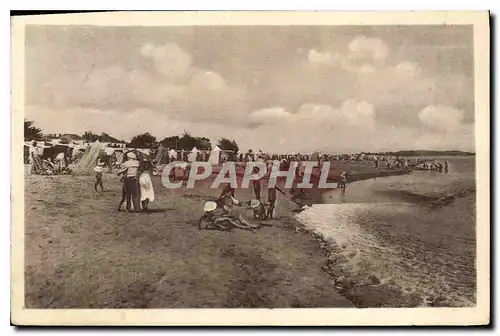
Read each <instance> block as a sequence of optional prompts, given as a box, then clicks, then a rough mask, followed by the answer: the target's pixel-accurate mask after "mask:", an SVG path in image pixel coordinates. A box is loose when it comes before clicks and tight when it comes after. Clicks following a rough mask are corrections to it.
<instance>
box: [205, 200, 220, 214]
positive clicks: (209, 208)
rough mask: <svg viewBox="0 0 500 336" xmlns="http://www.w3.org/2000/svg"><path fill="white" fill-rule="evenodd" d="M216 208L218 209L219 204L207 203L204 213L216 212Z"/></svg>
mask: <svg viewBox="0 0 500 336" xmlns="http://www.w3.org/2000/svg"><path fill="white" fill-rule="evenodd" d="M216 208H217V203H215V202H211V201H210V202H205V206H204V208H203V211H205V212H210V211H214V210H215V209H216Z"/></svg>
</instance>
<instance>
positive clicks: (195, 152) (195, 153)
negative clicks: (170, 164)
mask: <svg viewBox="0 0 500 336" xmlns="http://www.w3.org/2000/svg"><path fill="white" fill-rule="evenodd" d="M197 156H198V148H196V147H193V149H192V150H191V152H190V153H189V154H188V161H189V162H195V161H196V157H197Z"/></svg>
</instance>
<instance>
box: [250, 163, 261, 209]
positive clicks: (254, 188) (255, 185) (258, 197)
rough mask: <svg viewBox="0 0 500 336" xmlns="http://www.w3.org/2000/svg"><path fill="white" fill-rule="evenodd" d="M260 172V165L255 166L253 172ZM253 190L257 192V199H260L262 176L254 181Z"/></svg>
mask: <svg viewBox="0 0 500 336" xmlns="http://www.w3.org/2000/svg"><path fill="white" fill-rule="evenodd" d="M258 172H259V168H258V167H254V169H253V171H252V174H257V173H258ZM252 187H253V192H254V194H255V199H256V200H258V201H260V178H258V179H257V180H253V181H252Z"/></svg>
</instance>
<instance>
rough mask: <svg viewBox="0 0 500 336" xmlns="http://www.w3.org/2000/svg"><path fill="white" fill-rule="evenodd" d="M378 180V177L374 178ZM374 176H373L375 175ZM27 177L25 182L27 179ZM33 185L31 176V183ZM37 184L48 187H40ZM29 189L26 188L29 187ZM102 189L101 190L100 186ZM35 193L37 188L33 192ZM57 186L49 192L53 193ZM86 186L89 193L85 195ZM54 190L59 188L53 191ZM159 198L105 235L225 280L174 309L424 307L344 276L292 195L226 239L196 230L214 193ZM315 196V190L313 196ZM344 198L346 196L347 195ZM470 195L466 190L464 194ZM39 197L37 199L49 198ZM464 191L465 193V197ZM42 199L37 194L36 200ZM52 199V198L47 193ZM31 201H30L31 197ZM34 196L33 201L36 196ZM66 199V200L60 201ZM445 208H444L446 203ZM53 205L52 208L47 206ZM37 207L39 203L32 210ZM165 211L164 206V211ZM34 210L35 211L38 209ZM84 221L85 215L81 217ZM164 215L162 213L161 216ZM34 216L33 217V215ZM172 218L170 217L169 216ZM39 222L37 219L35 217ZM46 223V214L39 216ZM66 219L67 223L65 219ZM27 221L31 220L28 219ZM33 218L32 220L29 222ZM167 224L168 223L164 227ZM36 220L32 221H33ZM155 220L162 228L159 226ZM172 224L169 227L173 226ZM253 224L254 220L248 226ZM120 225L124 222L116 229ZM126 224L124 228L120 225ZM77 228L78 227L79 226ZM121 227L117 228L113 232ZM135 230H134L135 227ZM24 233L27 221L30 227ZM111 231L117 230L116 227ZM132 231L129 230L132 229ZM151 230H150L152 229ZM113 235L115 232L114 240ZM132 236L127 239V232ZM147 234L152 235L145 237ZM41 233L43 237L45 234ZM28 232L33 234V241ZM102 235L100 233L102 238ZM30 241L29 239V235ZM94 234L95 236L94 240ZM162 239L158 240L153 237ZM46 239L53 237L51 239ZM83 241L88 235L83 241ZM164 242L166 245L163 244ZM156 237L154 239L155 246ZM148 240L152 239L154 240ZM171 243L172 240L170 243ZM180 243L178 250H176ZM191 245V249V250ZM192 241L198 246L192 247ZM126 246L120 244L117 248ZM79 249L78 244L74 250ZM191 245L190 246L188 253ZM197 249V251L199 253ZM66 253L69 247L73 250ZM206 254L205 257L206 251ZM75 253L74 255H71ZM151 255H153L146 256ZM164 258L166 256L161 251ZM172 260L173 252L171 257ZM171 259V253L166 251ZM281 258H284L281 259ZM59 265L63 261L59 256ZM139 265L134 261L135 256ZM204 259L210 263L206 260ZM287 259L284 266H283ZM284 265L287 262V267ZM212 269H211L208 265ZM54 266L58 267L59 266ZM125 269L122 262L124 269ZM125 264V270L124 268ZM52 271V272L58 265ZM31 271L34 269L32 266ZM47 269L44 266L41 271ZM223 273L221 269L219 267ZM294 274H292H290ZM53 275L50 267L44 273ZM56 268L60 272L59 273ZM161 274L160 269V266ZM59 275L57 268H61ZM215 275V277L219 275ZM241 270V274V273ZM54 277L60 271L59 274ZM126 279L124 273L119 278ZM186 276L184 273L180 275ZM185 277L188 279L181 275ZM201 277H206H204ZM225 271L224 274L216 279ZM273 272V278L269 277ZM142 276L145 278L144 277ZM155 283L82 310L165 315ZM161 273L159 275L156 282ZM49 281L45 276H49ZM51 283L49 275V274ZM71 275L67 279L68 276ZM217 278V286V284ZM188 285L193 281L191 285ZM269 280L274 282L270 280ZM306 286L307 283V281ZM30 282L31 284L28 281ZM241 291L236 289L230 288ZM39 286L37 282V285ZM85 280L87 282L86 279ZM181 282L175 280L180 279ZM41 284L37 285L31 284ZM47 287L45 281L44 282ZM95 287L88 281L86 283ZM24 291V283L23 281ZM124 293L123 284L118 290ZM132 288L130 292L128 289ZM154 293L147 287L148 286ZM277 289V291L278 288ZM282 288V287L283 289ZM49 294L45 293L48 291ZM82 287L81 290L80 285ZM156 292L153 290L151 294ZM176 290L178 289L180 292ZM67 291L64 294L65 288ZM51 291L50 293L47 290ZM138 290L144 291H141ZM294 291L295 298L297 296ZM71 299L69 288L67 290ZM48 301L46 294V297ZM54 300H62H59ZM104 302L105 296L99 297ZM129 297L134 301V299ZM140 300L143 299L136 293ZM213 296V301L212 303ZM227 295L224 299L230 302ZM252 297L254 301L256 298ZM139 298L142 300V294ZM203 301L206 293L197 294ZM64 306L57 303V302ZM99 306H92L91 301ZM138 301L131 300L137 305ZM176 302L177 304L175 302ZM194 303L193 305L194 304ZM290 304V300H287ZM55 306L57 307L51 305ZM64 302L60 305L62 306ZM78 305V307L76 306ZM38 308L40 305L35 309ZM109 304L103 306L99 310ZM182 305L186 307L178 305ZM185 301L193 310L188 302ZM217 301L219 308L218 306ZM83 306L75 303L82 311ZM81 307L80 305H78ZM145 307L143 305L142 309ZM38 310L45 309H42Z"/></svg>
mask: <svg viewBox="0 0 500 336" xmlns="http://www.w3.org/2000/svg"><path fill="white" fill-rule="evenodd" d="M376 175H377V176H375V178H376V177H382V176H380V175H378V174H376ZM398 175H401V174H398ZM368 176H369V175H368V174H363V175H361V176H360V177H358V179H357V182H359V181H363V180H368V179H373V178H374V177H371V178H369V177H368ZM372 176H373V174H372ZM28 178H29V177H28ZM35 178H36V177H35ZM39 180H41V181H51V182H50V183H55V184H56V185H57V186H56V187H63V185H62V184H63V181H66V182H68V183H72V182H75V180H77V181H76V183H77V184H78V183H79V181H87V182H88V183H91V181H92V177H89V176H41V178H39ZM154 180H155V181H156V184H157V185H158V183H159V182H160V181H159V180H160V178H158V177H155V178H154ZM109 182H113V184H112V185H110V186H112V191H110V192H111V193H112V196H113V197H114V198H113V200H111V202H109V201H106V204H107V205H106V207H107V208H109V207H114V203H115V202H118V201H119V199H118V194H119V193H118V188H119V185H120V184H119V183H117V178H116V177H115V176H113V175H110V174H106V175H105V183H107V184H109ZM42 184H45V182H43V183H42ZM27 185H28V184H27ZM105 186H106V184H105ZM37 187H39V186H38V185H37ZM52 187H54V185H52V186H51V188H52ZM90 187H91V185H89V186H88V188H90ZM82 188H83V189H85V188H86V187H82V186H79V185H77V189H78V190H77V192H76V194H75V195H72V197H73V201H74V202H87V201H88V200H87V199H85V200H82V199H81V197H82V196H86V197H87V198H88V199H89V200H92V198H98V197H105V196H106V194H101V195H100V196H99V195H96V194H94V193H93V192H92V191H90V192H89V191H88V190H86V191H85V190H83V189H82ZM56 189H57V188H56ZM155 189H156V193H157V195H158V198H159V200H157V201H156V202H155V203H154V204H153V205H152V210H153V212H152V213H151V214H144V215H143V214H139V215H136V216H134V215H132V216H130V214H124V213H121V214H120V215H117V217H119V218H118V221H116V220H115V219H113V218H111V219H110V223H109V224H110V225H113V227H110V228H108V229H106V230H105V232H104V234H105V236H107V235H109V234H110V233H111V234H112V235H117V234H118V236H124V235H125V237H126V236H128V235H130V234H132V235H133V237H136V238H134V239H140V237H141V236H142V235H144V233H139V234H138V235H137V236H136V234H134V233H133V232H134V231H135V232H145V233H146V238H147V239H146V240H145V241H144V244H148V240H149V244H152V247H149V248H148V247H146V245H144V246H143V243H141V245H139V246H142V247H140V248H141V249H144V248H146V250H148V249H151V248H153V247H154V246H156V244H157V243H158V239H160V242H161V241H165V239H167V241H170V240H171V241H172V243H173V244H174V245H166V246H163V247H160V246H158V248H159V249H161V250H165V248H166V249H167V250H169V249H172V248H174V250H176V248H175V247H174V246H175V244H177V243H180V244H181V247H182V246H184V245H189V246H191V247H190V248H188V249H187V250H185V249H184V250H185V251H190V252H187V253H188V254H189V255H188V256H186V255H185V254H184V252H182V253H181V254H179V257H178V258H179V259H180V260H184V262H186V263H192V264H194V265H198V266H195V267H201V268H202V269H203V268H204V267H205V266H203V265H205V264H206V263H207V262H208V261H209V260H212V261H210V262H208V264H206V265H207V266H208V265H211V266H210V268H211V270H210V272H214V275H208V274H207V275H206V276H209V277H210V278H211V277H212V276H215V277H214V278H213V281H216V282H218V281H222V282H223V283H224V284H225V285H222V284H221V286H222V287H219V285H214V286H216V287H217V288H219V291H222V292H221V293H219V292H214V293H213V294H211V295H210V294H209V295H208V296H207V294H204V295H205V296H204V297H205V298H206V299H207V300H208V301H209V302H212V301H213V300H214V301H215V303H214V302H212V303H210V304H208V305H207V303H206V302H199V301H197V300H196V299H194V298H193V297H191V296H190V295H188V297H187V298H182V297H179V298H177V299H175V300H174V303H173V305H174V307H178V308H192V307H212V308H221V307H226V308H228V307H235V308H236V307H245V308H251V307H255V308H258V307H260V308H283V307H297V308H298V307H302V308H305V307H353V306H354V307H380V306H385V307H417V306H419V305H421V304H422V301H421V300H420V298H418V297H416V296H415V295H409V294H406V293H403V294H404V295H402V292H399V291H397V290H395V289H394V288H391V287H390V286H388V285H386V284H381V283H380V280H379V279H378V278H377V277H375V276H369V277H367V278H366V279H356V277H355V276H352V275H350V274H344V273H343V272H342V263H341V261H342V260H340V259H339V258H345V257H343V256H341V255H340V253H339V252H340V250H339V247H338V246H335V245H333V244H332V242H331V241H328V240H326V239H325V238H324V237H323V236H322V235H321V234H318V233H317V232H315V231H314V230H312V229H310V228H308V227H307V226H306V225H305V224H304V223H303V222H301V221H300V220H299V219H298V218H297V217H296V215H297V213H300V212H302V209H301V208H300V202H299V203H297V202H294V201H292V197H290V192H289V190H288V191H287V195H288V197H286V198H284V197H280V196H278V204H277V218H276V219H274V220H273V221H270V223H271V224H273V226H271V227H267V226H266V227H263V228H262V229H259V230H258V231H257V232H255V233H250V232H246V231H242V230H239V229H235V230H233V231H231V232H220V231H198V230H197V229H196V228H195V227H196V218H197V215H196V214H198V213H199V212H200V211H201V208H202V204H203V201H206V200H208V199H211V198H213V197H216V196H218V193H220V190H218V189H210V188H194V189H181V190H167V189H166V188H164V187H163V186H162V185H161V184H160V186H159V187H158V186H156V187H155ZM313 190H314V189H313ZM320 191H321V194H322V193H324V192H325V190H320ZM348 192H349V189H348ZM469 192H471V191H469ZM46 193H47V192H46V191H44V192H43V193H42V194H46ZM467 193H468V192H466V193H464V195H465V194H467ZM28 194H30V195H32V194H33V192H30V193H29V192H28V190H27V192H26V197H28ZM36 194H40V193H38V192H37V193H36ZM49 194H50V192H49ZM29 197H32V196H29ZM35 197H36V195H35ZM236 198H237V199H242V200H247V198H248V199H251V198H253V193H252V190H251V189H250V188H246V189H237V190H236ZM63 199H64V198H63ZM447 201H448V199H447V200H446V201H444V202H443V204H444V203H446V202H447ZM58 202H59V203H60V204H62V203H63V201H62V200H57V199H56V200H55V203H58ZM49 203H51V202H49ZM70 203H72V202H71V201H70V202H66V201H65V203H64V204H70ZM34 204H35V207H36V204H37V203H36V202H35V203H34ZM162 204H165V205H167V207H166V208H165V207H164V206H162ZM30 205H31V210H27V212H29V211H33V210H34V209H33V208H32V207H33V206H34V205H33V202H27V209H30V207H29V206H30ZM106 207H105V208H102V206H99V207H98V208H97V211H100V210H101V209H104V211H106V210H105V209H106ZM35 210H36V209H35ZM79 211H80V213H81V214H82V215H83V213H84V212H83V211H82V210H79ZM165 211H167V212H166V213H165V214H163V212H165ZM173 211H174V212H175V211H178V212H179V213H178V214H175V213H173ZM35 212H36V211H35ZM63 212H64V216H65V218H66V220H68V221H71V220H72V219H74V218H75V216H76V219H78V214H76V215H75V214H72V215H71V214H69V213H66V210H64V211H63ZM54 215H55V213H54V211H53V210H52V211H50V216H54ZM172 215H173V216H174V217H173V218H172V217H171V216H172ZM38 216H40V215H38ZM42 216H43V215H42ZM68 216H69V217H68ZM27 217H30V216H29V215H27ZM31 218H36V216H35V217H33V215H31ZM160 218H163V222H164V221H165V219H167V222H166V223H165V224H166V225H167V227H168V233H167V235H168V236H165V234H164V233H161V232H163V228H162V227H163V226H164V225H165V224H163V225H162V224H161V219H160ZM169 218H171V219H170V220H169ZM38 219H39V218H37V220H38ZM158 220H159V221H160V222H158ZM172 220H173V221H172ZM252 220H253V219H252ZM98 221H102V219H98ZM120 222H122V223H121V224H120ZM54 224H57V223H52V224H51V225H52V226H53V227H55V228H56V231H60V230H61V228H59V227H58V226H59V225H54ZM59 224H61V225H62V230H68V229H67V228H66V227H67V226H71V227H72V228H70V229H69V230H78V228H77V227H74V228H73V225H72V224H67V223H59ZM123 224H126V225H125V226H124V225H123ZM79 225H81V224H79ZM92 225H94V226H95V225H98V226H99V225H104V224H98V223H95V224H92ZM116 225H118V226H116ZM137 225H139V226H137ZM27 226H29V224H28V220H27ZM115 226H116V227H115ZM130 226H131V227H130ZM151 226H152V227H151ZM27 230H30V231H37V230H38V232H36V233H35V232H31V233H32V234H36V235H39V232H40V228H38V229H36V230H35V229H34V228H27ZM116 230H118V232H117V233H112V232H114V231H116ZM129 230H132V232H129ZM150 230H153V231H152V232H150V233H148V232H149V231H150ZM42 231H46V229H43V230H42ZM31 233H30V234H31ZM100 233H102V232H97V234H100ZM27 234H28V233H27ZM93 234H94V232H92V235H93ZM158 234H160V237H159V238H158V237H156V236H157V235H158ZM49 236H50V234H49ZM84 236H85V237H86V235H84ZM167 237H169V238H167ZM153 238H154V239H153ZM151 239H152V240H151ZM172 239H173V240H172ZM50 240H51V241H50V242H49V243H48V244H47V242H46V241H39V243H40V246H41V247H44V248H45V247H46V248H47V249H48V251H49V252H48V253H49V254H51V253H52V252H53V251H52V252H51V249H52V248H53V247H54V241H57V240H60V238H55V239H52V238H51V239H50ZM115 241H116V240H114V239H111V242H109V241H107V240H106V244H107V243H110V244H114V243H115ZM176 242H177V243H176ZM193 242H195V245H192V244H193ZM196 242H197V243H196ZM200 243H201V244H202V245H203V246H205V247H204V248H202V247H196V246H197V244H200ZM121 244H123V242H122V243H121ZM77 246H78V245H77ZM193 246H195V247H193ZM200 248H201V250H200ZM70 249H71V248H70ZM193 249H194V250H197V251H198V252H199V251H202V250H203V249H207V250H206V251H205V252H204V253H208V255H207V256H206V257H202V258H203V259H206V260H205V261H203V262H201V264H200V261H201V260H200V259H199V258H200V256H198V255H196V254H192V252H191V251H192V250H193ZM113 251H114V250H109V251H108V252H107V253H108V256H106V257H102V258H111V259H114V258H116V257H115V256H113V255H109V254H112V253H114V252H113ZM203 251H204V250H203ZM40 252H41V253H42V254H46V253H47V251H44V249H43V248H42V249H41V250H39V252H38V253H40ZM74 253H77V252H73V254H74ZM149 253H151V252H149ZM162 253H163V254H164V253H166V252H162ZM173 253H174V255H176V254H177V253H178V252H173ZM169 254H170V252H169ZM169 254H167V255H164V256H165V257H167V259H170V258H171V256H170V255H169ZM283 254H286V255H283ZM58 258H63V259H64V258H65V257H61V256H59V257H58ZM137 258H139V257H137ZM207 258H208V259H207ZM281 259H285V260H281ZM287 260H288V261H287ZM141 262H142V263H146V264H147V265H149V266H148V267H149V268H152V269H155V267H156V268H158V265H157V264H156V263H154V262H153V263H152V261H150V260H147V259H143V257H140V258H139V259H138V263H141ZM221 262H222V263H224V264H225V263H227V262H229V265H233V264H236V265H239V266H238V267H236V268H233V267H234V266H229V268H230V270H225V271H222V270H223V269H224V267H223V266H222V265H219V263H221ZM212 263H215V264H212ZM56 264H57V263H56ZM125 265H126V263H125ZM125 265H124V266H125ZM56 266H57V265H56ZM32 267H36V266H35V265H32ZM32 267H28V271H29V272H28V273H29V274H28V275H27V276H28V277H30V278H31V279H33V278H32V277H33V276H35V274H37V272H35V273H33V272H34V271H33V269H32ZM44 267H47V266H44ZM128 267H129V268H130V267H132V268H134V267H137V265H136V264H130V265H129V266H128ZM165 267H166V268H167V269H171V266H167V265H165ZM221 267H222V268H221ZM290 267H291V268H290ZM49 268H50V267H49ZM56 268H57V267H56ZM160 268H161V267H160ZM59 269H60V268H59ZM174 269H176V270H177V271H176V272H177V273H180V274H181V275H182V278H181V279H184V280H183V281H188V282H189V281H195V283H196V280H195V278H193V275H192V274H190V272H191V271H190V269H191V268H189V269H188V270H186V269H185V268H183V267H182V266H181V264H177V265H176V266H174ZM219 269H220V271H219ZM242 270H244V271H243V273H242ZM59 272H63V274H64V272H65V271H64V270H63V271H61V270H59ZM73 272H75V271H73ZM121 272H123V271H121ZM183 272H184V273H183ZM185 272H187V273H185ZM202 272H205V271H202ZM220 272H222V273H220ZM228 272H229V274H232V276H234V277H235V278H236V279H231V276H229V278H228V274H227V273H228ZM269 272H271V273H269ZM146 273H147V271H146ZM153 273H154V274H153V276H152V280H151V279H149V278H147V279H144V280H142V282H143V283H144V285H142V286H146V287H144V288H150V289H149V290H150V292H151V293H150V294H148V293H149V292H148V293H146V296H147V298H141V299H138V300H139V301H136V302H132V303H126V302H121V301H119V300H118V301H116V299H111V300H110V299H109V298H108V299H107V301H103V300H100V301H99V300H98V299H94V298H93V297H92V295H89V294H84V296H87V297H86V298H85V300H84V302H87V303H86V304H90V306H91V307H101V308H109V307H113V308H137V307H142V306H146V307H157V308H169V307H170V306H165V304H166V303H168V302H170V300H171V299H167V298H166V297H165V298H162V296H163V294H158V293H159V292H158V291H161V289H160V288H161V284H162V282H164V281H165V278H169V276H168V275H166V274H163V273H162V272H160V273H158V272H157V271H154V272H153ZM156 273H158V274H157V275H155V274H156ZM49 274H50V273H49ZM269 274H278V275H277V277H273V276H271V279H269V278H270V276H269ZM52 276H54V275H52ZM69 276H71V274H70V275H69ZM219 278H221V279H222V280H220V279H219ZM189 279H191V280H189ZM273 279H274V280H273ZM305 279H307V280H305ZM26 280H28V278H27V279H26ZM235 280H236V283H237V284H239V285H237V286H236V287H234V286H235V284H234V281H235ZM40 281H41V280H40ZM87 281H88V279H87ZM177 281H178V280H177ZM36 282H38V280H36V281H35V283H36ZM49 282H50V281H49ZM90 282H92V281H90ZM150 282H153V284H151V283H150ZM27 285H28V281H27ZM37 286H41V287H39V289H36V288H35V289H31V290H27V296H29V297H31V299H30V300H31V301H30V302H31V304H32V305H33V304H34V305H35V307H40V302H39V301H38V300H39V299H36V298H34V297H33V295H37V294H36V293H37V292H39V291H40V290H42V291H43V292H46V291H47V289H46V288H45V287H46V286H47V285H42V284H40V285H36V284H35V287H37ZM61 286H62V285H61V284H58V285H57V286H55V287H56V289H53V290H55V291H56V292H57V288H61ZM121 286H123V284H122V285H121ZM130 286H132V287H131V288H129V287H130ZM151 286H152V287H151ZM156 286H160V288H158V289H155V287H156ZM170 286H174V287H175V288H177V286H178V285H175V284H173V283H170ZM198 286H201V287H204V286H206V285H204V284H203V285H202V284H198V285H196V287H194V288H193V290H194V291H195V292H196V291H197V290H199V289H200V287H198ZM276 286H278V287H276ZM283 286H285V287H283ZM49 287H50V286H49ZM84 287H85V286H84ZM125 287H126V289H125V290H127V291H132V292H134V293H135V290H136V289H134V288H138V289H137V290H139V289H140V288H143V287H140V286H139V287H135V285H132V284H130V285H126V286H125ZM249 287H250V291H251V292H253V293H254V294H252V295H250V296H248V295H246V294H245V291H248V290H249V289H248V288H249ZM44 288H45V289H44ZM152 288H153V289H152ZM179 289H180V287H179ZM66 290H67V289H66ZM227 290H230V291H231V292H234V294H229V293H227ZM50 291H52V290H50ZM141 291H142V290H141ZM163 291H167V292H168V289H167V288H166V287H165V288H164V289H163ZM297 291H298V293H299V294H297ZM70 292H71V289H70ZM276 292H282V295H283V296H280V297H276V295H277V294H276ZM45 295H47V293H46V294H45ZM58 295H59V296H60V295H61V294H58ZM100 295H101V297H102V295H104V294H102V293H101V294H100ZM134 295H136V296H137V295H139V294H138V293H136V294H134ZM141 295H142V294H141ZM155 295H160V298H159V299H153V298H151V297H152V296H155ZM214 295H215V296H214ZM217 295H222V296H223V297H225V299H224V300H223V301H224V303H222V302H221V301H220V300H219V299H217V298H216V297H217ZM227 295H229V298H227ZM253 295H254V296H253ZM139 296H140V295H139ZM202 296H203V294H202ZM60 299H61V298H60ZM96 300H97V302H96ZM134 300H135V299H134ZM176 300H177V301H179V300H180V301H179V302H177V301H176ZM193 300H194V301H193ZM290 300H291V301H290ZM56 301H57V300H56ZM63 301H64V300H63ZM77 301H78V300H77ZM37 302H38V303H37ZM104 302H108V303H104ZM176 302H177V303H176ZM182 302H184V303H182ZM189 302H190V303H189ZM217 302H219V303H217ZM73 304H79V302H75V303H68V302H66V303H64V302H63V303H62V304H61V303H60V302H59V303H58V302H52V303H50V304H49V305H48V307H61V306H67V305H73ZM81 304H82V303H81V302H80V305H81ZM434 304H435V305H436V306H439V302H436V303H434ZM83 305H84V307H85V303H84V304H83ZM141 305H142V306H141ZM42 306H46V304H42Z"/></svg>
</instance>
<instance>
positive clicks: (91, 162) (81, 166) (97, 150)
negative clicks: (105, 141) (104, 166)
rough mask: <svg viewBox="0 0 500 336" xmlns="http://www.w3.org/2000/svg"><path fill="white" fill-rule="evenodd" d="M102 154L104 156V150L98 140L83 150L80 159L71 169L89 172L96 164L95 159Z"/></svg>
mask: <svg viewBox="0 0 500 336" xmlns="http://www.w3.org/2000/svg"><path fill="white" fill-rule="evenodd" d="M103 156H106V152H105V151H104V146H103V145H101V144H100V143H99V140H98V141H96V142H94V143H93V144H92V145H91V146H90V147H88V148H87V149H86V150H85V153H84V154H83V155H82V157H81V159H80V160H79V161H78V163H77V164H76V165H75V167H73V171H74V172H80V173H83V172H90V171H91V170H92V168H94V167H95V165H96V164H97V159H98V158H99V157H103Z"/></svg>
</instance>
